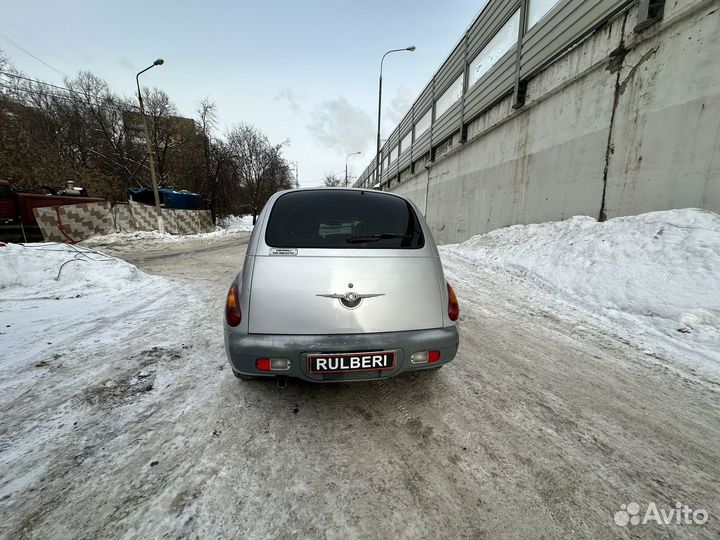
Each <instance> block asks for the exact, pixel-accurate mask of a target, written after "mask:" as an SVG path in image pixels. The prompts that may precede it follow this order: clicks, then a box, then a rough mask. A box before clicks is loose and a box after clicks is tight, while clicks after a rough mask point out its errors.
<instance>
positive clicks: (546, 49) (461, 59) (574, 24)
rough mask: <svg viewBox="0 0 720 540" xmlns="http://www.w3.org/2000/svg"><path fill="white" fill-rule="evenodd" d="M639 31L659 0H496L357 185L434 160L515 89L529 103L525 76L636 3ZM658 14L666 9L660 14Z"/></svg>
mask: <svg viewBox="0 0 720 540" xmlns="http://www.w3.org/2000/svg"><path fill="white" fill-rule="evenodd" d="M638 2H639V4H640V10H639V17H638V24H637V26H636V30H638V31H641V30H642V29H644V28H645V27H647V26H648V25H649V24H652V23H653V22H655V21H656V20H658V19H659V18H660V17H662V7H663V4H664V1H657V0H490V1H489V2H488V3H487V5H486V6H485V8H484V9H483V10H482V12H481V13H480V14H479V15H478V16H477V18H476V19H475V20H474V21H473V23H472V25H471V26H470V27H469V28H468V29H467V31H466V32H465V34H464V35H463V37H462V38H461V39H460V41H459V43H458V44H457V45H456V46H455V48H454V49H453V50H452V52H451V53H450V55H449V56H448V57H447V59H446V60H445V62H444V63H443V64H442V66H440V69H438V71H437V72H436V73H435V76H434V77H433V78H432V80H431V81H430V82H429V83H428V84H427V86H426V87H425V89H424V90H423V91H422V93H421V94H420V96H419V97H418V98H417V99H416V100H415V102H414V103H413V105H412V107H411V108H410V111H409V112H408V113H407V114H406V115H405V117H404V118H403V119H402V120H401V121H400V123H399V124H398V126H397V127H396V128H395V130H394V131H393V132H392V134H391V135H390V137H388V139H387V141H386V142H385V144H384V145H383V147H382V149H381V151H380V156H381V159H380V173H381V174H380V175H379V176H378V175H377V174H376V171H375V158H374V157H373V160H372V162H371V163H370V165H368V167H367V168H366V169H365V171H364V172H363V173H362V174H361V175H360V176H359V177H358V179H357V181H356V182H355V184H354V186H355V187H362V188H372V187H375V188H378V187H379V188H382V187H383V186H384V185H385V184H387V183H388V181H391V180H393V179H395V178H398V177H399V176H400V174H401V173H405V172H409V173H411V174H412V173H414V172H415V169H416V167H417V166H418V165H419V166H424V165H425V164H426V163H427V162H432V161H434V159H435V151H436V149H437V148H438V147H440V146H442V145H443V144H445V143H446V142H447V141H449V140H450V139H452V137H454V136H456V135H458V134H459V138H460V141H461V142H464V140H465V129H466V127H467V125H468V124H469V123H470V122H471V121H473V120H474V119H475V118H477V117H478V116H480V115H481V114H482V113H483V112H485V111H486V110H488V109H489V108H490V107H492V106H493V105H494V104H496V103H497V102H498V101H500V100H501V99H503V98H505V97H507V96H508V95H511V94H512V95H513V108H516V109H517V108H520V107H522V105H523V104H524V89H525V83H526V81H527V80H528V79H530V78H532V77H533V76H534V75H535V74H537V73H538V72H539V71H541V70H542V69H544V68H545V67H546V66H547V65H549V64H550V63H552V62H554V61H555V60H557V59H558V58H559V57H560V56H562V55H563V54H564V53H565V52H567V51H568V49H570V48H572V47H573V46H574V45H575V44H577V43H579V42H580V41H582V40H583V39H585V38H586V37H587V36H588V35H590V34H592V33H593V32H594V31H595V30H596V29H598V28H599V27H601V26H603V25H605V24H606V23H607V22H608V21H610V20H611V19H612V18H614V17H616V16H617V15H618V14H619V13H621V12H623V11H624V10H626V9H627V8H629V7H630V6H632V5H633V4H636V3H638ZM658 14H659V15H658Z"/></svg>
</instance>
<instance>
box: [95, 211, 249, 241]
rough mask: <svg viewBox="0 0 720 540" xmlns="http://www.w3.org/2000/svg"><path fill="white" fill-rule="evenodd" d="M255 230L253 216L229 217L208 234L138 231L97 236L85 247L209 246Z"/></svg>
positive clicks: (219, 222) (221, 220) (219, 221)
mask: <svg viewBox="0 0 720 540" xmlns="http://www.w3.org/2000/svg"><path fill="white" fill-rule="evenodd" d="M252 230H253V224H252V216H228V217H225V218H220V219H219V220H218V226H217V227H215V230H214V231H211V232H207V233H199V234H191V235H182V234H170V233H160V232H158V231H136V232H120V233H111V234H106V235H103V236H95V237H93V238H89V239H88V240H85V241H83V245H85V246H88V247H93V248H100V247H107V246H112V247H114V248H118V247H121V246H124V245H128V244H134V243H137V242H138V241H142V242H143V244H144V245H145V246H146V247H147V246H152V245H158V246H161V245H166V244H173V243H180V242H187V241H188V240H202V241H203V242H206V243H208V244H211V243H214V242H221V241H224V240H227V239H230V238H233V237H235V236H237V237H238V238H241V237H244V236H247V235H248V234H249V233H251V232H252Z"/></svg>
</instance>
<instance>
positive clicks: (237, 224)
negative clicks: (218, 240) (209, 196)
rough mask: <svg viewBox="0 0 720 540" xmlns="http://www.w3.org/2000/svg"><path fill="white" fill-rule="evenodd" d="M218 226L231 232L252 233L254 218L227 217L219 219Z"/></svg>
mask: <svg viewBox="0 0 720 540" xmlns="http://www.w3.org/2000/svg"><path fill="white" fill-rule="evenodd" d="M218 225H219V226H220V227H222V228H223V229H228V230H231V231H245V232H252V230H253V218H252V216H226V217H224V218H220V219H218Z"/></svg>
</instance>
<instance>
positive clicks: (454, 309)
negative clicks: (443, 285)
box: [447, 283, 460, 321]
mask: <svg viewBox="0 0 720 540" xmlns="http://www.w3.org/2000/svg"><path fill="white" fill-rule="evenodd" d="M447 289H448V317H450V320H451V321H457V320H458V317H460V304H458V299H457V296H456V295H455V291H454V290H453V288H452V285H450V284H449V283H448V284H447Z"/></svg>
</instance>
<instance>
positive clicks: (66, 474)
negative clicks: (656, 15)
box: [0, 226, 720, 538]
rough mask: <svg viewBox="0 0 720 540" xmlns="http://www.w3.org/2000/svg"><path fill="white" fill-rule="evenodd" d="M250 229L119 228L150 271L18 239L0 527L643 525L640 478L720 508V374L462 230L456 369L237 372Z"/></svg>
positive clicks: (337, 532) (1, 292)
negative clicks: (233, 354)
mask: <svg viewBox="0 0 720 540" xmlns="http://www.w3.org/2000/svg"><path fill="white" fill-rule="evenodd" d="M539 227H540V228H542V227H546V226H539ZM496 234H500V233H496ZM665 234H669V233H668V232H664V233H663V234H662V235H661V237H662V236H665ZM594 238H595V237H594V236H592V235H591V238H590V239H589V240H588V242H590V243H592V242H595V239H594ZM693 238H694V236H693ZM548 242H550V240H548ZM692 242H695V241H694V240H693V241H692ZM246 243H247V233H245V236H244V237H242V236H241V237H238V238H233V237H226V238H225V239H224V241H223V242H220V241H218V242H217V243H210V244H211V245H208V242H207V241H198V240H196V239H194V238H189V239H187V240H186V241H185V242H172V243H169V242H166V243H162V239H160V240H158V239H152V238H149V239H137V240H135V241H133V242H130V243H125V244H123V243H120V244H117V245H112V244H109V245H108V247H107V251H108V252H112V253H122V254H123V256H124V257H126V258H127V259H128V260H130V261H135V262H136V263H137V265H138V267H140V268H141V269H142V270H140V269H138V268H136V267H135V266H133V265H131V264H127V263H125V262H123V261H121V260H118V259H114V258H109V257H108V256H106V255H103V254H100V253H97V252H93V251H87V250H83V248H77V247H71V246H64V245H54V244H45V245H38V246H36V247H21V246H17V245H10V246H9V247H0V356H2V361H0V538H161V537H162V538H164V537H168V538H170V537H172V538H175V537H198V538H205V537H220V538H225V537H228V538H288V537H299V538H305V537H312V538H315V537H322V538H444V537H447V538H473V537H476V536H483V535H484V536H489V537H493V538H495V537H535V536H542V537H573V538H577V537H584V538H608V537H618V535H620V536H627V535H626V534H625V533H626V532H629V533H632V534H635V532H636V531H637V530H639V529H635V530H624V529H623V530H621V529H618V527H617V526H616V525H615V524H614V522H613V513H614V512H616V511H617V508H619V505H620V504H621V503H626V501H628V500H634V501H643V500H647V499H648V497H651V498H652V500H659V501H675V500H680V501H683V502H685V501H688V502H695V501H697V504H698V505H700V506H702V507H703V508H706V509H707V510H708V511H709V513H710V515H716V514H717V513H718V511H720V510H717V508H716V507H717V504H716V501H717V496H716V493H717V477H718V476H720V464H719V463H718V461H717V459H716V458H715V456H716V446H717V440H718V439H719V438H720V422H718V418H719V417H720V408H718V399H717V394H718V388H720V387H718V386H717V385H710V384H705V382H704V381H699V380H698V379H699V378H700V377H694V378H690V377H684V376H679V375H678V374H676V373H672V372H668V371H667V370H665V369H661V368H660V367H659V366H658V365H657V360H655V359H654V358H652V357H650V356H648V355H644V354H643V353H642V352H641V350H639V349H638V348H637V347H636V346H635V344H634V343H632V342H631V343H626V342H625V341H623V340H619V339H617V338H616V337H615V334H614V333H613V332H608V331H607V329H606V328H605V326H606V325H605V323H604V322H602V321H606V320H607V318H603V319H602V321H598V324H597V325H595V324H593V322H592V320H591V319H590V317H589V316H588V315H587V314H586V313H585V311H583V310H581V309H580V308H575V307H573V306H571V305H570V304H569V301H566V300H557V298H558V293H556V292H555V293H553V292H552V291H553V290H554V289H552V288H550V287H549V286H546V287H544V289H540V288H538V287H537V285H536V283H539V282H538V281H536V280H532V281H531V280H529V279H526V278H519V277H516V275H517V274H518V271H515V274H513V273H510V272H507V271H505V268H506V266H503V265H501V264H500V263H497V269H496V270H492V269H489V263H487V262H485V261H487V258H480V257H479V255H473V257H476V256H477V260H478V261H479V263H472V262H469V260H468V259H465V258H463V257H460V256H457V255H455V254H453V253H451V251H452V250H453V249H457V250H461V248H460V247H459V246H456V247H455V248H452V247H451V248H443V258H444V263H445V270H446V275H447V276H448V279H449V280H450V281H451V282H452V283H453V284H454V285H455V287H456V290H457V291H458V294H459V296H460V302H461V311H462V315H461V318H462V320H461V336H462V338H461V343H460V349H459V350H458V356H457V357H456V359H455V360H454V361H453V362H452V363H451V364H449V365H447V366H444V367H443V369H442V370H439V371H437V372H424V373H417V374H410V375H408V376H404V377H398V378H395V379H388V380H383V381H378V382H374V383H367V384H364V383H361V384H348V385H327V386H325V385H314V384H309V383H302V382H297V381H291V382H290V384H288V387H287V388H284V389H280V388H277V387H276V386H275V385H274V384H272V383H268V382H266V381H237V380H236V379H235V378H234V377H233V376H232V375H231V374H230V373H229V370H228V368H227V360H226V358H225V353H224V346H223V340H222V312H223V310H222V306H223V302H224V298H225V293H226V291H227V287H228V285H229V283H230V282H231V281H232V279H233V277H234V276H235V274H236V273H237V272H238V271H239V270H240V268H241V266H242V260H243V256H244V253H245V245H246ZM519 245H522V244H519ZM693 245H695V244H693ZM476 247H477V246H476ZM487 248H488V249H489V250H490V251H492V249H493V248H491V247H489V245H488V247H487ZM516 248H517V246H516V245H515V244H512V243H510V244H508V246H507V249H505V250H501V251H498V252H497V254H498V257H500V255H501V254H502V256H508V255H507V252H508V251H513V250H514V249H516ZM103 249H105V248H103ZM528 249H529V248H528ZM78 250H79V251H78ZM79 252H82V253H79ZM472 252H473V253H476V254H477V253H479V252H480V250H479V249H473V250H472ZM561 252H562V246H559V247H558V253H561ZM464 256H470V255H469V254H468V253H465V255H464ZM76 259H77V260H76ZM66 261H72V262H69V263H67V264H65V266H64V267H62V265H63V264H64V263H65V262H66ZM486 266H488V268H486ZM61 267H62V271H61V272H60V268H61ZM58 273H60V276H59V278H58ZM151 274H152V275H151ZM520 274H522V272H520ZM523 275H525V276H526V277H527V274H523ZM56 278H57V279H56ZM600 323H602V324H600ZM608 324H609V323H608ZM674 418H683V419H688V421H679V422H675V421H670V420H669V419H674ZM428 456H432V457H431V458H428ZM318 471H321V474H319V473H318ZM426 501H432V504H430V505H428V504H424V503H425V502H426ZM568 508H570V509H571V510H572V512H568ZM688 530H690V529H688ZM618 531H619V532H618ZM719 531H720V529H718V525H717V522H716V521H712V520H710V521H709V522H708V524H707V525H706V526H705V529H703V530H702V531H700V530H699V529H692V530H691V532H692V533H697V532H700V533H701V535H702V534H705V536H707V537H717V536H718V534H720V533H719ZM673 532H674V531H671V530H661V529H649V532H648V534H647V535H645V536H647V537H658V536H668V535H670V536H672V534H669V533H673ZM641 536H643V535H641ZM678 536H679V535H678Z"/></svg>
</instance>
